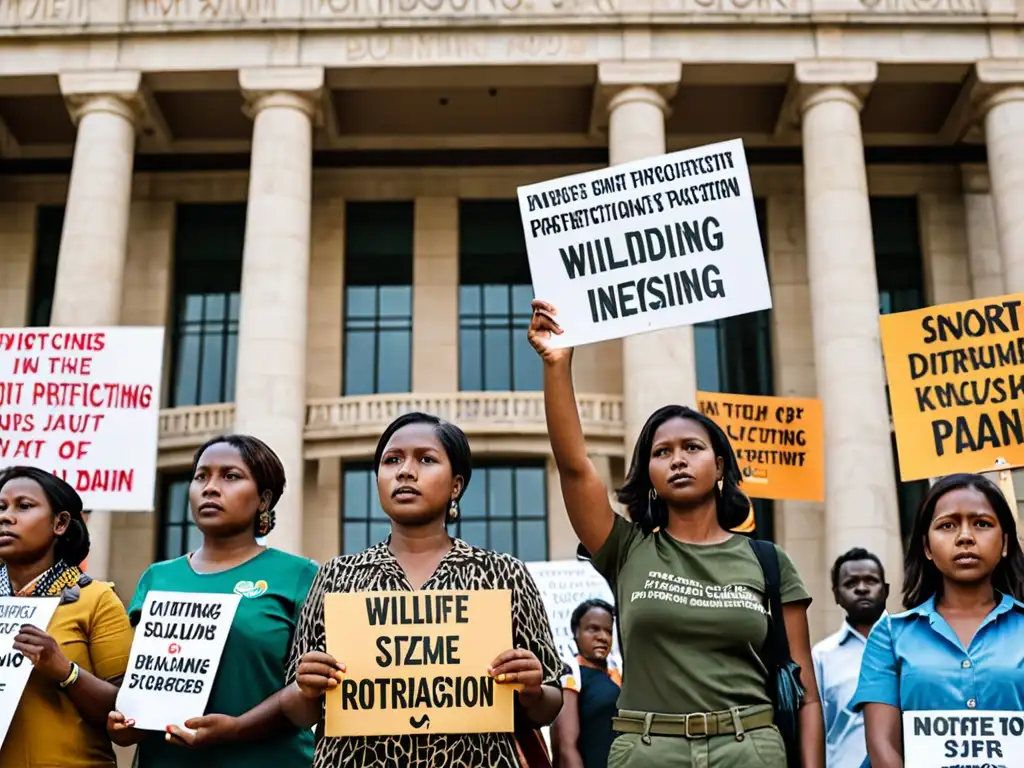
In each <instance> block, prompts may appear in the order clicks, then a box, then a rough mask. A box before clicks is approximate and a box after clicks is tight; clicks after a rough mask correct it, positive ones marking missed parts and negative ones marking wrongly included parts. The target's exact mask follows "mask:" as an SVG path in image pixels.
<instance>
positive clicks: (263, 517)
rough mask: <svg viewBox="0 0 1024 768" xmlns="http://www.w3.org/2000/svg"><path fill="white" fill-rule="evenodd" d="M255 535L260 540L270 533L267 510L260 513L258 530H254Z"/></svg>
mask: <svg viewBox="0 0 1024 768" xmlns="http://www.w3.org/2000/svg"><path fill="white" fill-rule="evenodd" d="M256 533H257V535H259V536H260V537H261V538H262V537H263V536H266V535H267V534H269V533H270V512H268V511H267V510H263V511H262V512H260V524H259V528H257V529H256Z"/></svg>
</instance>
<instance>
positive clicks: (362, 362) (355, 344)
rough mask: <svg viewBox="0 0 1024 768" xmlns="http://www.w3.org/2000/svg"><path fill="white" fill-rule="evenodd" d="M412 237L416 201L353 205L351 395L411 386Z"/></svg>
mask: <svg viewBox="0 0 1024 768" xmlns="http://www.w3.org/2000/svg"><path fill="white" fill-rule="evenodd" d="M412 240H413V204H412V203H411V202H399V203H392V202H387V203H349V204H348V206H347V208H346V213H345V370H344V377H343V379H344V385H343V386H344V394H346V395H371V394H378V393H384V392H408V391H409V390H410V389H411V388H412Z"/></svg>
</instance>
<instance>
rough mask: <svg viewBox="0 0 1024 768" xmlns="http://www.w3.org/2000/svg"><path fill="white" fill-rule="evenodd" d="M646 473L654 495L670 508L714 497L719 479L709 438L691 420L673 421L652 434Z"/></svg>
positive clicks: (719, 467) (718, 462)
mask: <svg viewBox="0 0 1024 768" xmlns="http://www.w3.org/2000/svg"><path fill="white" fill-rule="evenodd" d="M648 471H649V472H650V476H651V484H652V485H653V486H654V490H655V491H656V492H657V494H658V495H659V496H660V497H661V498H662V499H664V500H665V503H666V504H668V505H669V506H670V507H688V506H692V505H693V504H696V503H699V502H701V501H703V500H704V499H706V498H707V497H708V496H710V495H712V494H714V492H715V484H716V483H717V482H718V480H719V479H720V478H721V477H722V460H721V459H719V458H718V457H716V456H715V451H714V449H713V448H712V447H711V436H710V435H709V434H708V432H707V430H706V429H704V427H702V426H701V425H700V424H699V423H697V422H696V421H694V420H693V419H684V418H674V419H669V420H668V421H666V422H665V423H664V424H662V425H661V426H660V427H658V429H657V430H656V431H655V433H654V442H653V445H652V446H651V461H650V465H649V469H648Z"/></svg>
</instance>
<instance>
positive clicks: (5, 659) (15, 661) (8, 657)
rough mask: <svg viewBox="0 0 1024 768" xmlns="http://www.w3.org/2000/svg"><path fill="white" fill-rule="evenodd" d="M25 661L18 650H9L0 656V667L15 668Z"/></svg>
mask: <svg viewBox="0 0 1024 768" xmlns="http://www.w3.org/2000/svg"><path fill="white" fill-rule="evenodd" d="M24 663H25V657H24V656H23V655H22V654H21V653H19V652H18V651H11V652H10V653H5V654H4V655H3V656H0V667H8V668H14V669H17V668H18V667H20V666H21V665H22V664H24Z"/></svg>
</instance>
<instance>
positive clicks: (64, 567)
mask: <svg viewBox="0 0 1024 768" xmlns="http://www.w3.org/2000/svg"><path fill="white" fill-rule="evenodd" d="M81 578H82V571H81V569H79V568H77V567H76V566H74V565H68V564H67V563H65V562H64V561H63V560H58V561H57V562H56V563H54V564H53V565H52V566H50V567H49V568H47V569H46V570H45V571H44V572H43V573H41V574H39V575H38V576H36V577H35V578H34V579H32V581H30V582H29V583H28V584H26V585H25V586H24V587H22V588H21V589H19V590H18V591H17V593H15V592H14V589H13V587H11V579H10V576H8V575H7V566H6V565H0V597H58V596H60V595H61V594H62V593H63V592H64V590H65V589H70V588H71V587H73V586H75V585H76V584H78V580H79V579H81Z"/></svg>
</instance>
